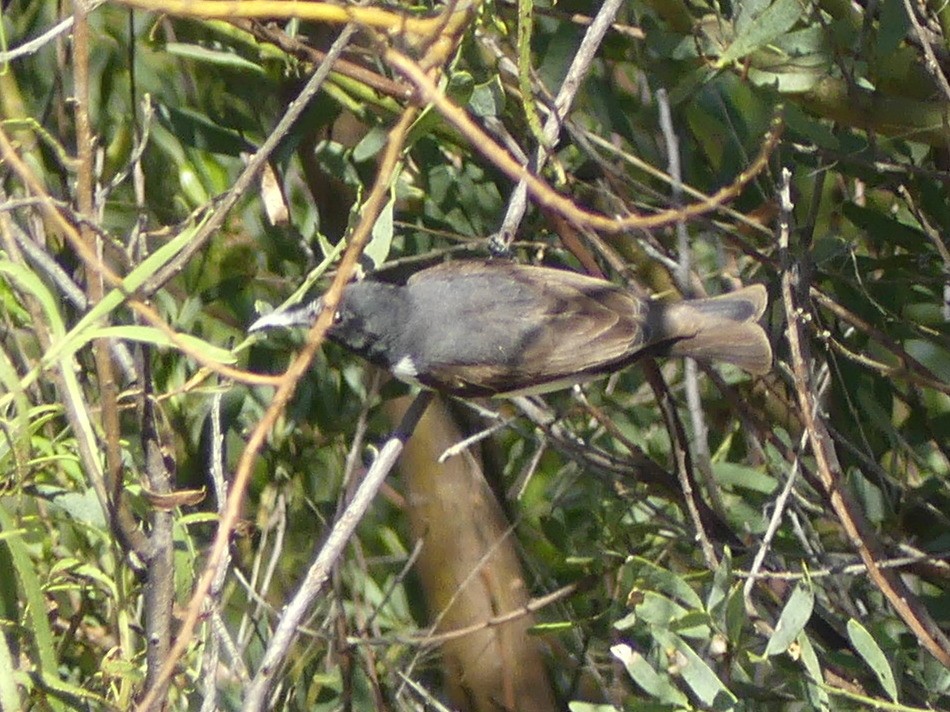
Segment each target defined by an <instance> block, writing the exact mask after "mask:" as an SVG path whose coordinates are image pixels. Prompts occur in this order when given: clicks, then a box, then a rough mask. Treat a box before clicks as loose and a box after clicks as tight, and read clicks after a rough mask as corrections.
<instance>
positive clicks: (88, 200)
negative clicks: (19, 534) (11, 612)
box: [73, 2, 153, 562]
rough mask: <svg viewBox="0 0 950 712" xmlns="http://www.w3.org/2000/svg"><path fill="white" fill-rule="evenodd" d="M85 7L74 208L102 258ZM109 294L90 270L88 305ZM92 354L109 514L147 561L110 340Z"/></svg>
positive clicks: (79, 17) (81, 5)
mask: <svg viewBox="0 0 950 712" xmlns="http://www.w3.org/2000/svg"><path fill="white" fill-rule="evenodd" d="M86 12H87V5H86V3H85V2H77V3H76V5H75V12H74V17H75V23H74V26H73V48H74V51H73V59H74V62H73V81H74V83H75V90H74V97H73V104H74V106H75V111H76V144H77V146H76V156H77V163H78V175H77V179H76V206H77V208H78V212H79V215H80V216H82V217H83V218H85V219H84V220H82V221H81V222H80V224H79V234H80V239H81V240H82V242H83V244H84V245H85V246H86V247H87V248H88V249H89V251H91V252H93V253H95V254H96V255H97V256H98V257H100V258H101V256H102V243H101V242H100V241H99V239H98V238H97V236H96V234H95V233H94V232H93V231H92V229H91V228H90V224H89V221H90V220H93V219H94V218H95V205H94V204H93V156H92V152H93V145H94V139H93V136H92V128H91V126H90V123H89V43H90V38H89V23H88V18H87V14H86ZM104 294H105V285H104V284H103V276H102V274H101V273H100V272H98V271H95V270H92V271H88V272H87V273H86V297H87V298H88V299H89V304H90V305H95V304H98V303H99V302H100V301H101V300H102V297H103V295H104ZM92 353H93V357H94V359H95V364H96V381H97V383H98V386H99V395H100V406H101V409H102V412H101V427H102V433H103V439H104V440H105V469H104V474H105V478H106V487H107V489H108V492H109V500H108V505H109V509H108V515H109V524H110V526H111V528H112V530H113V531H114V532H115V533H116V535H117V536H118V537H119V539H120V540H121V542H122V544H123V545H124V546H129V547H131V548H132V550H133V551H135V553H136V554H137V555H138V556H139V557H141V558H142V559H144V560H145V561H146V562H147V561H148V559H149V556H150V554H151V551H152V548H153V542H151V541H149V540H148V539H146V537H145V536H144V535H143V534H142V533H141V531H140V530H139V529H138V526H137V523H136V522H135V518H134V517H133V516H131V513H130V512H128V510H127V509H126V508H125V507H124V506H123V505H122V504H121V502H122V495H123V484H124V482H123V476H122V450H121V447H120V445H119V437H120V426H119V408H118V403H117V398H118V390H117V388H116V384H115V374H114V372H113V370H112V358H111V356H110V355H109V339H103V338H99V339H95V340H94V341H93V343H92Z"/></svg>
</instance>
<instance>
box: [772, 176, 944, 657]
mask: <svg viewBox="0 0 950 712" xmlns="http://www.w3.org/2000/svg"><path fill="white" fill-rule="evenodd" d="M786 171H787V169H786ZM786 238H787V235H786ZM780 247H781V248H782V249H783V250H784V251H785V253H786V255H787V254H788V245H787V244H784V245H780ZM799 270H800V265H799V264H798V263H797V262H790V261H789V266H788V269H787V270H786V271H785V273H784V274H783V275H782V299H783V302H784V304H785V312H786V316H787V318H788V341H789V347H790V352H791V357H792V368H793V373H794V384H795V391H796V394H797V396H798V403H799V408H800V410H801V416H802V420H803V422H804V424H805V428H806V430H807V431H808V437H809V441H810V443H811V450H812V452H813V454H814V455H815V465H816V468H817V471H818V475H819V477H820V479H821V483H822V485H823V487H824V490H825V493H826V494H827V496H828V498H829V500H830V502H831V506H832V508H833V509H834V511H835V514H836V515H837V517H838V520H839V522H840V523H841V526H842V527H843V528H844V531H845V533H846V535H847V537H848V540H849V541H850V542H851V543H852V544H853V546H854V547H855V548H856V549H857V551H858V554H859V555H860V556H861V559H862V561H864V564H865V566H867V568H868V573H869V574H870V576H871V580H872V581H873V582H874V584H875V585H876V586H877V587H878V589H880V591H881V593H882V594H883V595H884V596H885V598H887V600H888V601H889V602H890V604H891V606H893V607H894V610H895V611H896V612H897V614H898V615H899V616H900V617H901V618H902V619H903V621H904V622H905V623H906V624H907V626H908V627H909V628H910V630H911V631H912V632H913V633H914V635H915V636H916V637H917V640H918V641H919V642H920V644H921V645H922V646H923V647H924V648H926V649H927V650H928V651H929V652H930V654H931V655H933V656H934V657H935V658H937V660H939V661H940V663H941V664H942V665H944V666H946V667H950V640H948V639H947V636H946V635H945V634H944V633H943V632H942V631H941V630H940V628H939V627H938V626H937V624H936V623H935V622H934V620H933V618H932V617H931V615H930V613H929V612H928V611H927V609H926V608H924V606H923V605H922V604H921V603H920V601H919V599H918V598H917V596H916V595H915V594H914V593H913V592H912V591H911V590H910V589H909V588H907V586H906V585H905V584H904V582H903V580H902V579H901V578H900V577H899V576H896V575H895V574H894V572H893V571H891V570H888V569H881V567H880V566H878V562H879V561H881V560H882V559H883V558H884V557H883V554H882V551H881V546H880V543H879V542H878V539H877V536H876V535H875V534H874V532H873V529H872V528H871V526H870V525H869V524H868V523H867V521H866V520H865V518H864V515H863V514H862V512H861V510H860V508H859V507H858V506H857V504H856V503H855V502H854V500H853V499H852V497H851V495H850V493H849V492H848V489H847V488H846V487H843V486H842V484H841V467H840V464H839V462H838V456H837V453H836V452H835V449H834V445H833V443H832V439H831V435H830V434H829V433H828V429H827V427H826V426H825V423H824V416H823V414H822V413H821V412H820V410H819V408H818V407H817V403H818V401H817V394H816V393H815V389H814V384H813V382H812V379H811V375H810V372H809V364H810V363H811V362H812V361H811V355H810V353H809V349H808V342H807V341H806V340H805V338H804V333H803V329H802V325H801V315H802V309H803V307H801V306H799V302H798V300H799V299H801V296H802V295H803V294H804V295H805V296H807V294H808V292H807V285H804V284H802V283H801V279H800V274H799ZM796 291H797V294H798V299H796Z"/></svg>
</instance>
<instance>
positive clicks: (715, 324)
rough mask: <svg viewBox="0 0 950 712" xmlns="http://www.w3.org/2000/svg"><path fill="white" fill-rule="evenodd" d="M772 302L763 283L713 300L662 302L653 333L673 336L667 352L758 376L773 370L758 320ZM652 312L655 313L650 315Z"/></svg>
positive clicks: (766, 341) (768, 350)
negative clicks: (730, 366) (732, 367)
mask: <svg viewBox="0 0 950 712" xmlns="http://www.w3.org/2000/svg"><path fill="white" fill-rule="evenodd" d="M766 306H768V293H767V292H766V290H765V287H764V286H763V285H761V284H754V285H752V286H750V287H744V288H743V289H739V290H737V291H735V292H730V293H729V294H723V295H722V296H718V297H710V298H709V299H693V300H688V301H684V302H678V303H673V304H664V305H663V308H662V309H659V310H657V311H658V315H657V316H658V317H659V323H657V324H654V325H651V327H655V328H657V331H654V332H653V333H654V334H657V335H658V336H660V335H661V338H664V339H670V346H669V347H668V349H667V353H668V354H669V355H671V356H689V357H690V358H695V359H697V360H700V361H720V362H725V363H731V364H734V365H735V366H738V367H739V368H741V369H743V370H744V371H748V372H749V373H752V374H755V375H761V374H764V373H768V372H769V371H770V370H771V369H772V347H771V345H770V344H769V340H768V337H767V336H766V335H765V330H764V329H763V328H762V327H761V326H760V325H759V324H758V319H759V318H760V317H761V316H762V314H763V313H764V312H765V308H766ZM651 316H652V315H651Z"/></svg>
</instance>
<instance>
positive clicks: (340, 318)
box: [333, 310, 343, 324]
mask: <svg viewBox="0 0 950 712" xmlns="http://www.w3.org/2000/svg"><path fill="white" fill-rule="evenodd" d="M341 321H343V312H341V311H340V310H337V311H335V312H333V323H334V324H339V323H340V322H341Z"/></svg>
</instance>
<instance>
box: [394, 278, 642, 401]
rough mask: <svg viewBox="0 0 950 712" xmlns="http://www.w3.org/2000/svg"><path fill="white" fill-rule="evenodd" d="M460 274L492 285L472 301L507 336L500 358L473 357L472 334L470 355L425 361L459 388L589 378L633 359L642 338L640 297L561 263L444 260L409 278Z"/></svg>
mask: <svg viewBox="0 0 950 712" xmlns="http://www.w3.org/2000/svg"><path fill="white" fill-rule="evenodd" d="M459 279H477V280H479V282H480V283H481V284H482V285H483V287H485V288H486V289H490V290H491V291H490V295H491V299H492V301H491V303H490V305H478V308H482V309H490V311H491V319H492V323H491V328H492V329H493V330H496V332H495V333H496V335H497V334H498V333H503V334H506V335H508V336H510V340H509V341H508V344H507V345H506V347H505V348H506V353H505V357H504V358H503V359H492V358H481V357H479V356H478V355H477V352H478V351H479V349H478V346H477V344H476V343H475V342H476V340H477V339H478V334H477V333H472V334H470V336H469V338H470V339H472V341H473V348H472V358H471V359H470V360H467V361H464V362H461V363H460V362H459V360H458V359H453V361H452V362H449V361H447V360H445V361H440V360H434V361H431V362H429V363H427V364H426V366H427V369H428V370H429V372H430V373H431V374H432V376H433V378H435V379H438V380H440V381H442V382H443V383H444V382H446V381H449V382H452V383H453V388H454V391H455V392H456V393H459V394H461V395H484V394H494V393H510V392H512V391H526V390H527V391H531V390H551V389H553V388H555V387H563V386H564V385H568V384H570V383H577V382H580V381H584V380H588V379H590V378H594V377H596V376H598V375H601V374H602V373H604V372H605V371H607V370H610V369H611V368H612V367H613V366H614V365H615V364H619V363H623V362H626V361H630V360H632V358H633V357H634V355H635V354H636V352H637V351H639V350H640V349H641V348H642V347H643V346H644V345H645V342H646V341H647V339H646V330H645V313H646V305H645V304H643V303H642V302H641V301H640V300H639V299H638V298H637V297H635V296H634V295H633V294H631V293H630V292H627V291H625V290H622V289H620V288H618V287H616V286H614V285H613V284H611V283H609V282H606V281H604V280H600V279H594V278H592V277H587V276H584V275H580V274H576V273H574V272H569V271H566V270H558V269H549V268H542V267H529V266H522V265H517V264H514V263H510V262H489V263H486V262H475V261H473V262H456V263H451V262H450V263H445V264H443V265H438V266H436V267H431V268H429V269H426V270H423V271H422V272H419V273H417V274H416V275H414V276H413V277H412V278H411V279H410V281H409V285H420V284H422V283H424V282H425V281H427V280H432V281H433V283H438V282H441V283H445V282H448V283H455V284H457V282H455V280H459ZM474 308H476V307H475V306H473V309H474ZM478 320H479V319H478V318H477V317H476V316H475V315H472V316H471V318H470V319H469V318H464V317H463V318H461V319H460V320H459V321H460V322H470V323H477V322H478ZM496 340H497V336H496Z"/></svg>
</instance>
